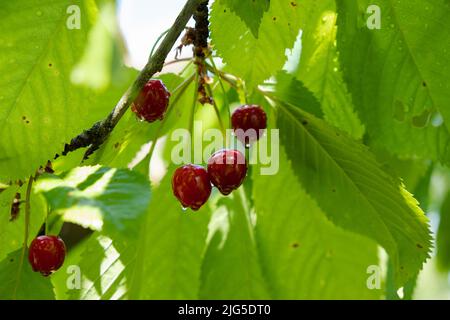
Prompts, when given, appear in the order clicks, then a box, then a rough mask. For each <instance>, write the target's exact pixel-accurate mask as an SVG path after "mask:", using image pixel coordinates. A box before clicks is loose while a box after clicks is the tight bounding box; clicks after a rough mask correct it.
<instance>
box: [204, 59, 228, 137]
mask: <svg viewBox="0 0 450 320" xmlns="http://www.w3.org/2000/svg"><path fill="white" fill-rule="evenodd" d="M209 60H210V61H211V65H212V67H213V69H214V72H215V74H216V75H217V72H218V69H217V66H216V63H215V62H214V58H213V57H212V56H210V57H209ZM217 79H218V82H219V85H220V88H221V89H222V93H223V100H224V103H225V105H226V108H227V113H228V127H229V128H231V110H230V103H229V101H228V97H227V93H226V91H225V86H224V85H223V82H222V78H221V77H220V76H217Z"/></svg>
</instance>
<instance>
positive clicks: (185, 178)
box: [172, 164, 212, 211]
mask: <svg viewBox="0 0 450 320" xmlns="http://www.w3.org/2000/svg"><path fill="white" fill-rule="evenodd" d="M211 189H212V187H211V181H210V180H209V175H208V172H207V171H206V170H205V168H203V167H201V166H196V165H193V164H189V165H185V166H182V167H180V168H178V169H177V170H175V173H174V174H173V177H172V190H173V194H174V195H175V197H177V199H178V200H179V201H180V202H181V204H182V206H183V207H184V208H191V209H192V210H194V211H197V210H198V209H200V207H201V206H203V205H204V204H205V203H206V201H208V199H209V196H210V195H211Z"/></svg>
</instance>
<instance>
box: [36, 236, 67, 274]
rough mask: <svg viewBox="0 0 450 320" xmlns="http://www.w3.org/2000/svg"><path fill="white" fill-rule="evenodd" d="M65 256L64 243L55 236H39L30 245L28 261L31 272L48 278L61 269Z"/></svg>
mask: <svg viewBox="0 0 450 320" xmlns="http://www.w3.org/2000/svg"><path fill="white" fill-rule="evenodd" d="M65 256H66V246H65V244H64V241H63V240H62V239H61V238H59V237H57V236H39V237H37V238H35V239H34V240H33V241H32V242H31V245H30V250H29V253H28V261H29V262H30V264H31V267H32V268H33V271H35V272H40V273H42V275H43V276H49V275H50V274H51V273H52V272H54V271H56V270H58V269H59V268H61V266H62V265H63V263H64V258H65Z"/></svg>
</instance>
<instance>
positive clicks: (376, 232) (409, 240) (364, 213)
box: [278, 104, 431, 287]
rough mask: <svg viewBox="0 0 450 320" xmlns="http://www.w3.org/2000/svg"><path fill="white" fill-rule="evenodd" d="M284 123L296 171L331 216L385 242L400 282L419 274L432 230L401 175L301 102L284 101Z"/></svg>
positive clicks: (281, 115)
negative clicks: (385, 168)
mask: <svg viewBox="0 0 450 320" xmlns="http://www.w3.org/2000/svg"><path fill="white" fill-rule="evenodd" d="M278 125H279V127H280V136H281V141H282V144H283V145H284V146H285V147H286V152H287V154H288V157H289V159H290V160H291V162H292V166H293V168H294V172H295V174H296V175H297V177H298V178H299V181H300V182H301V185H302V186H303V188H304V189H305V190H306V192H307V193H308V194H310V195H311V196H312V197H313V198H314V199H315V200H316V201H317V204H318V205H319V207H320V208H321V209H322V210H323V212H324V213H325V214H326V215H327V217H328V218H329V219H330V220H331V221H332V222H333V223H335V224H336V225H337V226H340V227H342V228H344V229H346V230H349V231H353V232H356V233H358V234H361V235H364V236H367V237H369V238H371V239H373V240H375V241H377V242H378V243H379V244H380V245H381V246H383V247H384V248H385V249H386V251H387V252H388V253H389V255H390V257H391V259H392V260H393V263H394V266H395V278H396V284H397V286H398V287H400V286H402V285H403V284H404V283H405V282H406V281H407V280H408V279H410V278H411V277H413V276H414V275H415V274H416V273H417V272H418V271H419V270H420V269H421V268H422V265H423V263H424V261H425V260H426V259H427V257H428V253H429V251H430V240H431V236H430V231H429V229H428V220H427V218H426V217H425V215H424V214H423V212H422V210H421V209H420V208H419V206H418V203H417V201H416V200H415V199H414V198H413V197H412V195H411V194H410V193H409V192H408V191H407V190H406V189H405V188H404V186H403V184H402V183H401V181H400V180H399V179H396V178H394V177H392V176H389V175H388V174H387V173H386V172H385V171H383V170H382V168H381V167H380V165H379V164H378V163H377V162H376V160H375V158H374V157H373V155H372V154H371V153H370V152H369V150H368V149H367V147H365V146H364V145H362V144H361V143H358V142H356V141H354V140H352V139H350V138H349V137H347V136H346V135H345V134H344V133H342V132H339V131H338V130H335V129H333V128H332V127H330V126H329V125H327V124H326V123H325V122H324V121H322V120H319V119H317V118H315V117H314V116H312V115H309V114H308V113H305V112H303V111H301V110H300V109H298V108H295V107H292V106H290V105H287V104H286V105H282V106H280V108H279V118H278Z"/></svg>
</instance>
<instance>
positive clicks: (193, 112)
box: [189, 73, 199, 156]
mask: <svg viewBox="0 0 450 320" xmlns="http://www.w3.org/2000/svg"><path fill="white" fill-rule="evenodd" d="M198 79H199V75H198V73H196V74H195V81H194V84H195V87H194V101H193V102H192V109H191V115H190V118H189V133H190V135H191V156H192V155H193V152H194V120H195V107H196V106H197V102H198V88H199V86H198Z"/></svg>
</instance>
